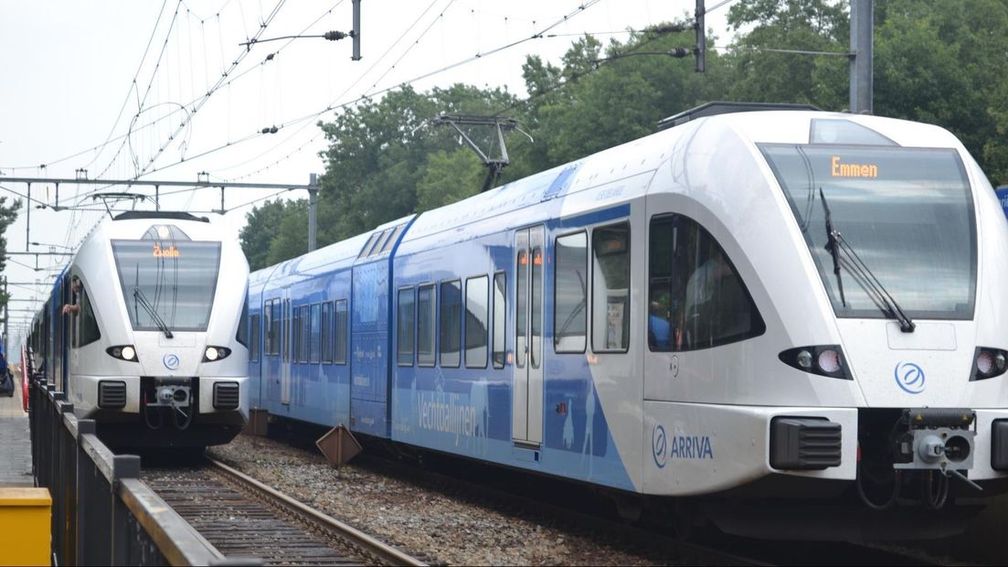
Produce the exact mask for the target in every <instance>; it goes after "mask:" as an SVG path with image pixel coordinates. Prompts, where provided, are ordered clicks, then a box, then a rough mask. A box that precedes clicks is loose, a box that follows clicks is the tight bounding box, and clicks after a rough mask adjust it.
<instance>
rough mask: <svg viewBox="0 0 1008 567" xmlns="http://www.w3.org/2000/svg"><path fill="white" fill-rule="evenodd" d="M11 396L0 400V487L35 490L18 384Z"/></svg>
mask: <svg viewBox="0 0 1008 567" xmlns="http://www.w3.org/2000/svg"><path fill="white" fill-rule="evenodd" d="M14 383H15V388H14V395H13V396H12V397H10V398H8V397H6V396H0V487H8V486H10V487H14V486H34V484H35V482H34V479H33V478H32V468H31V435H30V433H29V429H28V414H27V413H25V411H24V410H23V409H22V407H21V399H22V398H21V381H20V380H14Z"/></svg>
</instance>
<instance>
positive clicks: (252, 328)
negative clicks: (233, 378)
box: [248, 314, 259, 362]
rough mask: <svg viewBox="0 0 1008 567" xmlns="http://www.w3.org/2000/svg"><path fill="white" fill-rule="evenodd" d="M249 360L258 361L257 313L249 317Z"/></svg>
mask: <svg viewBox="0 0 1008 567" xmlns="http://www.w3.org/2000/svg"><path fill="white" fill-rule="evenodd" d="M248 326H249V344H248V349H249V362H259V315H258V314H256V315H252V316H251V317H249V322H248Z"/></svg>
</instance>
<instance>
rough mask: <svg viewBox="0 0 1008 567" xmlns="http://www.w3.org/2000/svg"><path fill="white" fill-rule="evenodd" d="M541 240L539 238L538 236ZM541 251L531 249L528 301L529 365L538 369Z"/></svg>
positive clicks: (541, 293)
mask: <svg viewBox="0 0 1008 567" xmlns="http://www.w3.org/2000/svg"><path fill="white" fill-rule="evenodd" d="M540 238H541V236H540ZM542 295H543V251H542V247H541V246H535V247H533V248H532V287H531V290H530V293H529V301H530V302H531V303H532V313H531V314H530V315H529V316H530V321H529V322H530V323H531V325H529V327H530V339H531V341H530V346H531V347H532V348H531V349H529V364H531V365H532V368H539V366H540V365H541V364H542V303H543V297H542Z"/></svg>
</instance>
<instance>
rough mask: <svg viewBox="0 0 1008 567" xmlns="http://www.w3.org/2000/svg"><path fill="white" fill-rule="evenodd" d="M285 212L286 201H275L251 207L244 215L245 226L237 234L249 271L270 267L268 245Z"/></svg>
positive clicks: (277, 229) (274, 236)
mask: <svg viewBox="0 0 1008 567" xmlns="http://www.w3.org/2000/svg"><path fill="white" fill-rule="evenodd" d="M287 211H288V201H285V200H283V199H277V200H275V201H266V202H265V203H263V204H262V205H259V206H257V207H253V208H252V210H251V211H249V212H248V213H247V214H246V215H245V220H246V224H245V227H244V228H242V229H241V232H240V233H239V239H240V240H241V247H242V251H243V252H245V258H247V259H248V263H249V269H250V270H253V271H255V270H260V269H262V268H265V267H266V266H269V265H270V262H269V252H270V245H271V244H272V242H273V240H274V239H275V238H276V237H277V235H278V234H279V232H280V224H281V222H282V221H283V220H284V218H285V215H286V213H287ZM306 238H307V237H306Z"/></svg>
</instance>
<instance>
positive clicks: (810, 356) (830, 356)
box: [778, 345, 853, 380]
mask: <svg viewBox="0 0 1008 567" xmlns="http://www.w3.org/2000/svg"><path fill="white" fill-rule="evenodd" d="M778 358H780V361H781V362H783V363H784V364H787V365H788V366H790V367H792V368H797V369H798V370H801V371H802V372H810V373H812V374H818V375H820V376H828V377H830V378H840V379H842V380H853V378H852V377H851V373H850V370H849V369H848V368H847V362H846V359H845V358H844V355H843V350H841V349H840V345H818V346H805V347H798V348H791V349H788V350H786V351H784V352H782V353H780V354H779V355H778Z"/></svg>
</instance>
